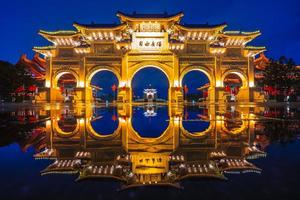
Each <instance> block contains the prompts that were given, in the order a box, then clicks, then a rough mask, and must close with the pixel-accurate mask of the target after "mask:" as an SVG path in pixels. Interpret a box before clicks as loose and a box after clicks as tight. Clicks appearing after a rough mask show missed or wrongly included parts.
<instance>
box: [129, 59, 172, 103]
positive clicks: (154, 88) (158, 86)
mask: <svg viewBox="0 0 300 200" xmlns="http://www.w3.org/2000/svg"><path fill="white" fill-rule="evenodd" d="M130 80H131V81H130V85H131V98H132V101H134V102H149V101H151V102H166V101H168V99H169V88H170V78H169V75H168V73H167V72H166V71H165V70H163V69H162V68H160V67H157V66H154V65H146V66H142V67H140V68H138V69H137V70H136V71H135V72H134V73H132V76H131V79H130Z"/></svg>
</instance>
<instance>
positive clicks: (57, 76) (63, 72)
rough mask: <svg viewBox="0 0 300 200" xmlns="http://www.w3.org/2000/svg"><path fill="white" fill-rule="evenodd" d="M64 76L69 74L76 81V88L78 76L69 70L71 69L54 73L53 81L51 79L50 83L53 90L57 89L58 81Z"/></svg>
mask: <svg viewBox="0 0 300 200" xmlns="http://www.w3.org/2000/svg"><path fill="white" fill-rule="evenodd" d="M66 74H71V75H73V76H74V78H75V79H76V87H78V86H79V76H78V74H77V73H76V72H75V71H74V70H71V69H68V70H58V71H56V72H55V74H54V76H53V79H52V83H53V87H54V88H57V87H58V80H59V79H60V78H61V77H62V76H63V75H66Z"/></svg>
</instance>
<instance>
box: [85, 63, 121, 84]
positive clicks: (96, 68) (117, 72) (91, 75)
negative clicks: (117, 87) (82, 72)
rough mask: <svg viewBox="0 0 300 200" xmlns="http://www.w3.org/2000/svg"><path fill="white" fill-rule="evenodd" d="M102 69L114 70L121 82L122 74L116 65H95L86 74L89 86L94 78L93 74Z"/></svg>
mask: <svg viewBox="0 0 300 200" xmlns="http://www.w3.org/2000/svg"><path fill="white" fill-rule="evenodd" d="M101 71H110V72H112V73H113V74H114V75H115V76H116V77H117V79H118V81H119V82H120V80H121V76H120V72H119V71H118V70H117V69H115V68H114V67H108V66H95V67H93V68H92V69H91V70H90V71H89V72H88V74H87V76H86V86H89V85H90V83H91V80H92V78H93V76H94V75H95V74H96V73H98V72H101Z"/></svg>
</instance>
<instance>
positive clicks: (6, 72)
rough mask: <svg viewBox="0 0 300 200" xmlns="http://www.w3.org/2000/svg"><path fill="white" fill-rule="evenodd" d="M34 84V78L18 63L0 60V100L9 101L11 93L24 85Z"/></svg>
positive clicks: (26, 86)
mask: <svg viewBox="0 0 300 200" xmlns="http://www.w3.org/2000/svg"><path fill="white" fill-rule="evenodd" d="M33 84H36V80H35V79H33V78H32V76H31V74H30V73H28V72H27V71H26V68H25V67H24V66H22V65H20V64H16V65H13V64H11V63H9V62H6V61H0V100H4V101H11V94H12V93H14V92H15V90H16V89H17V88H18V87H20V86H24V87H25V88H28V87H29V86H30V85H33Z"/></svg>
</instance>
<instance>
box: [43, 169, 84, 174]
mask: <svg viewBox="0 0 300 200" xmlns="http://www.w3.org/2000/svg"><path fill="white" fill-rule="evenodd" d="M76 173H78V170H74V169H73V168H53V169H45V170H43V171H41V175H42V176H43V175H48V174H76Z"/></svg>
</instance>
